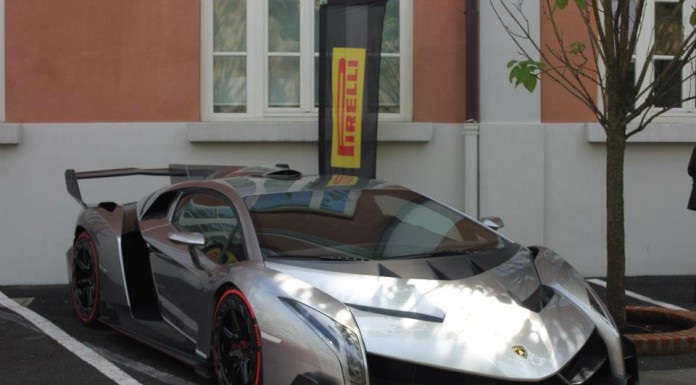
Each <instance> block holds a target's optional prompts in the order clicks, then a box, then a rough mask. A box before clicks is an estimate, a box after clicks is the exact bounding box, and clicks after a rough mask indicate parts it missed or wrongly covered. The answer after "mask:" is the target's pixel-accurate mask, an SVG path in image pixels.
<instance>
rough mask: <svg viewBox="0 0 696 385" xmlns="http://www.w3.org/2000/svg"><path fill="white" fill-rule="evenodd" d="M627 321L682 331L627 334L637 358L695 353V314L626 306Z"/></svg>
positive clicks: (658, 308) (683, 311) (657, 308)
mask: <svg viewBox="0 0 696 385" xmlns="http://www.w3.org/2000/svg"><path fill="white" fill-rule="evenodd" d="M626 318H627V319H634V320H635V319H639V320H646V321H656V322H660V323H668V324H672V325H675V326H678V327H683V330H678V331H674V332H667V333H647V334H627V335H626V337H628V338H629V339H630V340H631V341H633V343H634V344H635V346H636V353H637V354H638V355H639V356H656V355H667V354H679V353H689V352H694V351H696V312H693V311H686V310H672V309H666V308H661V307H649V306H627V307H626Z"/></svg>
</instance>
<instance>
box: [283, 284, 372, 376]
mask: <svg viewBox="0 0 696 385" xmlns="http://www.w3.org/2000/svg"><path fill="white" fill-rule="evenodd" d="M280 300H281V301H283V303H285V305H287V306H288V307H289V308H290V309H291V310H293V311H294V312H295V313H296V314H297V315H299V316H300V318H302V320H303V321H305V323H306V324H307V325H309V326H310V328H311V329H312V330H313V331H314V332H315V333H317V335H318V336H319V337H320V338H321V339H322V340H323V341H324V342H325V343H326V344H327V345H328V346H329V347H330V348H331V350H333V352H334V353H335V354H336V357H337V358H338V360H339V362H340V364H341V369H342V370H343V379H344V381H345V383H346V384H348V385H368V377H367V364H366V362H367V359H366V356H365V349H364V348H363V343H362V339H360V338H359V337H358V335H357V334H356V333H355V332H353V331H352V330H350V329H349V328H347V327H346V326H344V325H342V324H341V323H339V322H338V321H336V320H334V319H333V318H331V317H329V316H327V315H326V314H324V313H322V312H320V311H318V310H316V309H313V308H311V307H309V306H307V305H305V304H303V303H301V302H298V301H296V300H293V299H290V298H280Z"/></svg>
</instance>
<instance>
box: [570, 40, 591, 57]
mask: <svg viewBox="0 0 696 385" xmlns="http://www.w3.org/2000/svg"><path fill="white" fill-rule="evenodd" d="M585 48H587V44H585V43H584V42H582V41H573V42H571V43H570V48H569V49H568V53H569V54H571V55H579V54H581V53H583V51H585Z"/></svg>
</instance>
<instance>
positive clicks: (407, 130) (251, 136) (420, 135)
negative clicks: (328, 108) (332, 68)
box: [186, 120, 433, 143]
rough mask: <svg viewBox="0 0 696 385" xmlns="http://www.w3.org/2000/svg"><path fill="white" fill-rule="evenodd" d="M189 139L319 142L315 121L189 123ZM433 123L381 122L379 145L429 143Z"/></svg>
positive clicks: (202, 140) (199, 140)
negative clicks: (381, 143) (382, 143)
mask: <svg viewBox="0 0 696 385" xmlns="http://www.w3.org/2000/svg"><path fill="white" fill-rule="evenodd" d="M186 137H187V138H188V141H189V142H192V143H206V142H317V141H318V140H319V133H318V129H317V122H316V120H315V121H293V122H287V121H285V122H225V123H222V122H204V123H188V124H187V127H186ZM432 137H433V124H432V123H406V122H399V123H397V122H380V124H379V129H378V133H377V140H378V141H379V142H429V141H430V140H432Z"/></svg>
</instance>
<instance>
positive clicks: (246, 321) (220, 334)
mask: <svg viewBox="0 0 696 385" xmlns="http://www.w3.org/2000/svg"><path fill="white" fill-rule="evenodd" d="M212 349H213V365H214V368H215V375H216V376H217V379H218V382H219V383H220V384H223V385H230V384H234V385H259V384H260V382H261V381H260V380H261V335H260V332H259V326H258V324H257V323H256V317H255V316H254V312H253V310H252V309H251V306H250V305H249V302H248V301H247V299H246V297H245V296H244V294H242V293H241V292H240V291H239V290H234V289H233V290H227V291H226V292H225V293H223V294H222V296H221V297H220V299H219V300H218V303H217V306H216V308H215V316H214V317H213V335H212Z"/></svg>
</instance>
